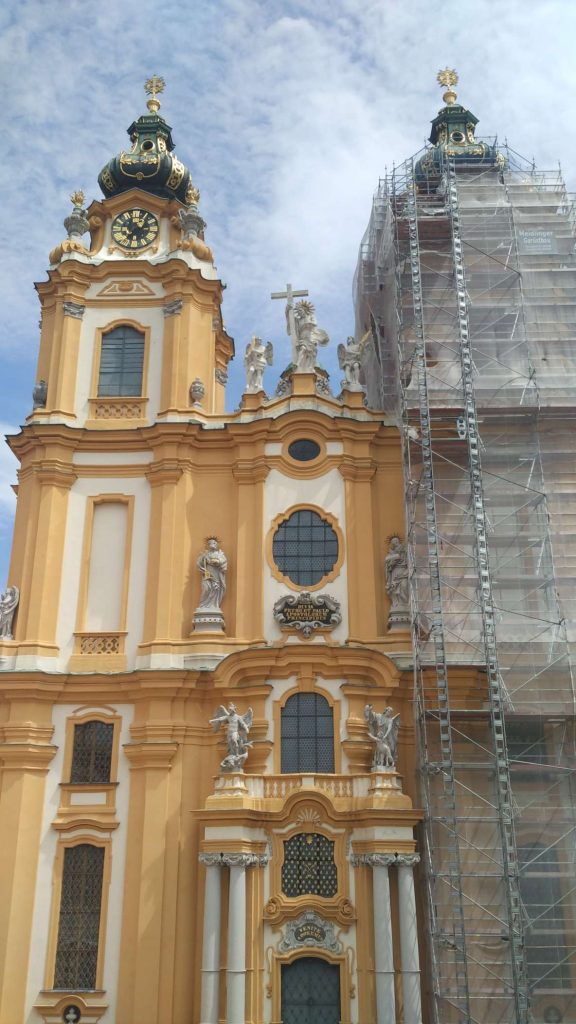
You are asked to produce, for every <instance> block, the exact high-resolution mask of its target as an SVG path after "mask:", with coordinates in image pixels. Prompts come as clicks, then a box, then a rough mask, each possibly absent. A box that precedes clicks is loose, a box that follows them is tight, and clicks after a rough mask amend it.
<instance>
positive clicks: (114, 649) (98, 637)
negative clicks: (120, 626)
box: [78, 633, 123, 654]
mask: <svg viewBox="0 0 576 1024" xmlns="http://www.w3.org/2000/svg"><path fill="white" fill-rule="evenodd" d="M122 639H123V636H122V635H121V634H120V633H83V634H82V635H79V636H78V640H79V642H80V651H79V653H80V654H120V653H121V651H122V648H123V644H122Z"/></svg>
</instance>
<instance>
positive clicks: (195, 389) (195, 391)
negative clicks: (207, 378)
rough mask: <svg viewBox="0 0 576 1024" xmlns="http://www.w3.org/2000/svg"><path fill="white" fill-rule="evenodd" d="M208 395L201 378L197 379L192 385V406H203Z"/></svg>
mask: <svg viewBox="0 0 576 1024" xmlns="http://www.w3.org/2000/svg"><path fill="white" fill-rule="evenodd" d="M205 394H206V388H205V387H204V385H203V383H202V381H201V380H200V378H199V377H196V378H195V379H194V380H193V381H192V383H191V385H190V404H191V405H201V404H202V401H203V400H204V395H205Z"/></svg>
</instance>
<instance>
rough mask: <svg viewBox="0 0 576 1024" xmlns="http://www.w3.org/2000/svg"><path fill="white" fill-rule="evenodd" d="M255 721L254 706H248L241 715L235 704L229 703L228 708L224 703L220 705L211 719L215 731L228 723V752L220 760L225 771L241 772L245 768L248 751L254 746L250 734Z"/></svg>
mask: <svg viewBox="0 0 576 1024" xmlns="http://www.w3.org/2000/svg"><path fill="white" fill-rule="evenodd" d="M253 721H254V713H253V711H252V708H248V711H246V712H245V714H243V715H240V714H238V711H237V710H236V705H235V704H229V705H228V707H227V708H225V707H224V705H223V704H221V705H220V707H219V708H218V710H217V711H216V714H215V715H214V718H211V719H210V725H211V726H212V728H213V729H214V732H218V730H219V729H220V726H222V725H224V724H226V745H227V747H228V754H227V755H226V757H225V758H224V760H223V761H221V762H220V767H221V769H222V771H224V772H241V771H243V769H244V762H245V761H246V758H247V757H248V751H249V749H250V747H251V746H252V742H251V741H250V740H249V739H248V734H249V732H250V729H251V728H252V722H253Z"/></svg>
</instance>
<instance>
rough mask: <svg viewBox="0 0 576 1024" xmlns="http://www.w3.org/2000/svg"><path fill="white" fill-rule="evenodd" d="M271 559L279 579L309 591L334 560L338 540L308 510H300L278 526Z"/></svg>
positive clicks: (328, 569)
mask: <svg viewBox="0 0 576 1024" xmlns="http://www.w3.org/2000/svg"><path fill="white" fill-rule="evenodd" d="M272 557H273V558H274V562H275V564H276V566H277V568H278V569H279V570H280V572H281V573H282V575H283V576H287V577H288V579H289V580H291V581H292V583H295V584H296V586H299V587H313V586H315V585H316V583H319V582H320V580H322V579H324V577H325V576H327V575H328V573H330V572H332V569H333V568H334V566H335V565H336V562H337V560H338V537H337V535H336V532H335V530H334V529H333V528H332V526H331V525H330V523H329V522H328V521H327V520H326V519H323V518H322V516H320V515H318V513H317V512H314V511H313V510H312V509H306V508H301V509H298V511H297V512H293V513H292V515H290V516H288V518H287V519H285V520H284V522H282V523H280V525H279V527H278V529H277V530H276V533H275V534H274V539H273V541H272Z"/></svg>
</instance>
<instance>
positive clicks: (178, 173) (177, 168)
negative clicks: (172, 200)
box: [166, 156, 186, 189]
mask: <svg viewBox="0 0 576 1024" xmlns="http://www.w3.org/2000/svg"><path fill="white" fill-rule="evenodd" d="M185 173H186V168H185V167H184V164H183V163H181V162H180V160H179V159H178V157H176V156H173V157H172V171H171V173H170V177H169V178H168V181H167V182H166V187H167V188H174V189H176V188H178V185H179V184H180V182H181V181H182V178H183V177H184V174H185Z"/></svg>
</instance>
